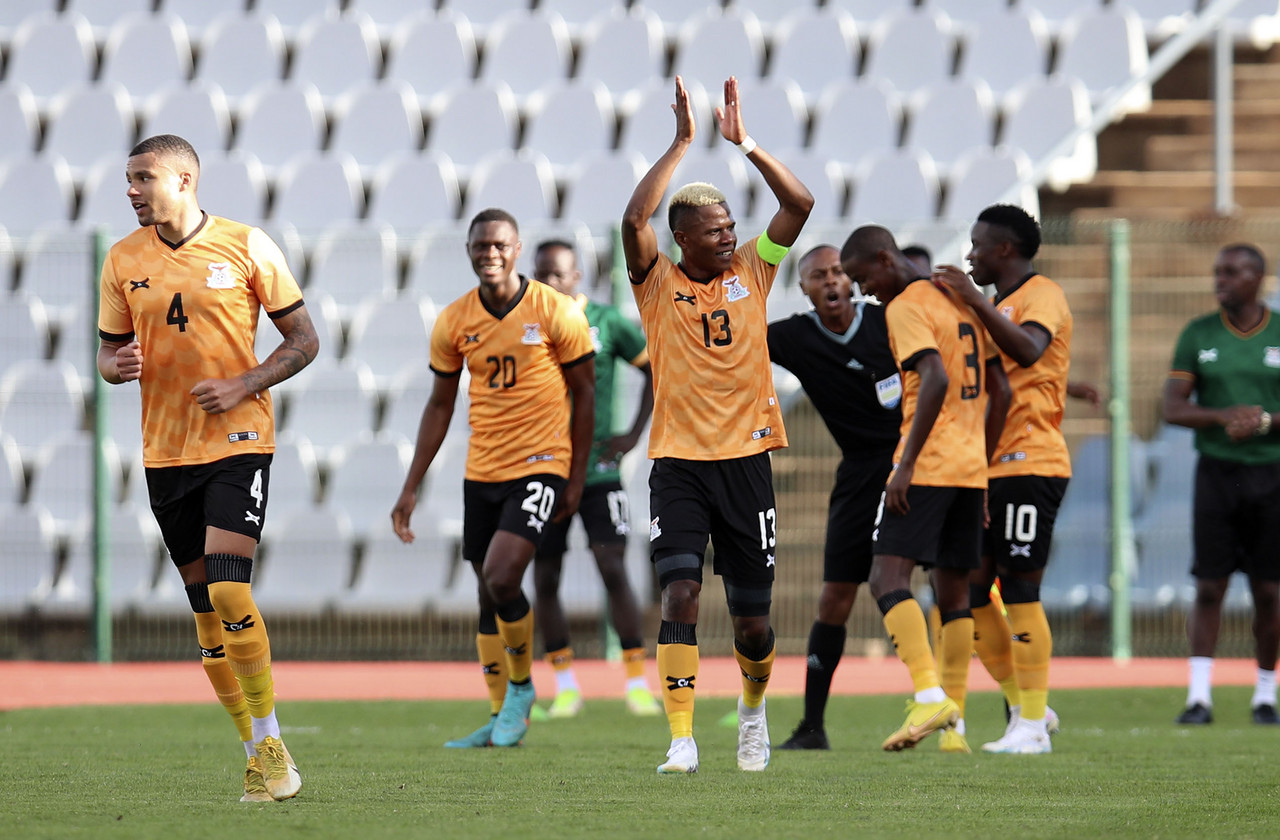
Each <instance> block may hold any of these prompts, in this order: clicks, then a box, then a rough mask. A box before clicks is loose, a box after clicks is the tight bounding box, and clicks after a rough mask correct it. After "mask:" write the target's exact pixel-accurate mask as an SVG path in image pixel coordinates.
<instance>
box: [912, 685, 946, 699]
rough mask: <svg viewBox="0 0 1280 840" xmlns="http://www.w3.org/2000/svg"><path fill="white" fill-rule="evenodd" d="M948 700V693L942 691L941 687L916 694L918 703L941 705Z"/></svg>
mask: <svg viewBox="0 0 1280 840" xmlns="http://www.w3.org/2000/svg"><path fill="white" fill-rule="evenodd" d="M946 699H947V693H946V692H945V691H943V690H942V687H941V686H937V685H935V686H934V687H933V688H926V689H925V690H924V691H917V692H916V702H917V703H941V702H942V701H943V700H946Z"/></svg>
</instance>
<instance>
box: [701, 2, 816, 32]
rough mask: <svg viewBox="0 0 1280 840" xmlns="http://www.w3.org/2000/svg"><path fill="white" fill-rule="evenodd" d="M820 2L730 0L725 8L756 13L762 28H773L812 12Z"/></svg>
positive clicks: (738, 11) (737, 11) (731, 10)
mask: <svg viewBox="0 0 1280 840" xmlns="http://www.w3.org/2000/svg"><path fill="white" fill-rule="evenodd" d="M819 4H820V0H797V2H792V3H779V2H777V0H728V1H727V2H726V3H725V9H726V10H727V11H730V12H736V13H739V14H741V13H743V12H750V13H751V14H753V15H755V17H756V20H757V21H759V23H760V26H761V27H762V28H764V29H767V30H773V29H775V27H777V26H778V24H780V23H782V22H783V21H784V20H785V19H786V18H788V17H791V16H792V15H795V14H804V13H807V12H812V11H813V10H814V8H815V7H817V6H818V5H819Z"/></svg>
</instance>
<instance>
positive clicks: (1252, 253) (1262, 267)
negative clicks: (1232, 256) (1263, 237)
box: [1221, 242, 1267, 277]
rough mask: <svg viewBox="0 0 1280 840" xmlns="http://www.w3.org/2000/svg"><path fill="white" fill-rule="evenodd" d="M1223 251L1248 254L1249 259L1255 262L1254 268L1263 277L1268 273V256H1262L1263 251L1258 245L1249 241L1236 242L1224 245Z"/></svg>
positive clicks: (1224, 252) (1225, 252)
mask: <svg viewBox="0 0 1280 840" xmlns="http://www.w3.org/2000/svg"><path fill="white" fill-rule="evenodd" d="M1221 253H1223V254H1227V253H1237V254H1246V255H1248V257H1249V261H1250V262H1252V263H1253V268H1254V270H1256V271H1257V272H1258V274H1260V275H1262V276H1263V277H1265V276H1266V274H1267V258H1266V257H1264V256H1262V251H1261V250H1260V249H1259V248H1258V246H1256V245H1250V244H1249V243H1247V242H1236V243H1233V244H1231V245H1224V246H1223V247H1222V251H1221Z"/></svg>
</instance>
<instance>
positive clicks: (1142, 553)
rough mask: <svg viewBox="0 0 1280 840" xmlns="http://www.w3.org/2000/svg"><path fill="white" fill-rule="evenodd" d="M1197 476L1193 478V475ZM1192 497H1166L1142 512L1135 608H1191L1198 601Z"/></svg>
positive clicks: (1137, 522) (1136, 533) (1137, 521)
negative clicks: (1192, 531) (1193, 556)
mask: <svg viewBox="0 0 1280 840" xmlns="http://www.w3.org/2000/svg"><path fill="white" fill-rule="evenodd" d="M1193 475H1194V474H1193ZM1191 521H1192V510H1191V494H1190V492H1188V493H1187V494H1186V495H1184V496H1182V497H1180V498H1174V497H1172V496H1168V497H1165V498H1163V499H1161V500H1159V501H1158V502H1153V503H1152V504H1150V505H1148V506H1147V507H1145V508H1144V509H1143V510H1142V513H1140V514H1139V515H1138V516H1137V517H1135V519H1134V523H1133V536H1134V541H1135V542H1136V543H1137V548H1138V554H1137V560H1138V568H1137V571H1136V574H1135V576H1134V580H1133V588H1132V590H1131V596H1130V597H1131V598H1132V600H1133V603H1134V605H1135V606H1136V607H1139V608H1143V609H1167V608H1168V607H1171V606H1175V607H1182V608H1186V607H1189V606H1190V605H1191V603H1192V601H1193V600H1194V597H1195V579H1194V578H1192V577H1191V560H1192V553H1193V551H1192V549H1193V543H1192V539H1191Z"/></svg>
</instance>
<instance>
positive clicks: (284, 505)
mask: <svg viewBox="0 0 1280 840" xmlns="http://www.w3.org/2000/svg"><path fill="white" fill-rule="evenodd" d="M319 490H320V468H319V464H318V463H317V462H316V452H315V448H314V447H312V445H311V441H309V440H307V439H306V438H305V437H303V436H302V435H294V434H289V433H288V432H285V433H282V434H280V435H279V436H278V437H277V438H276V451H275V455H273V456H272V458H271V483H270V485H269V486H268V492H269V493H270V496H269V498H268V501H267V516H269V517H270V518H272V519H288V518H289V517H290V516H292V515H293V514H294V513H297V512H299V511H305V510H308V509H310V508H311V507H313V506H314V505H316V504H317V503H318V501H319Z"/></svg>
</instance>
